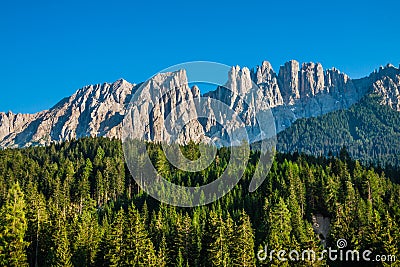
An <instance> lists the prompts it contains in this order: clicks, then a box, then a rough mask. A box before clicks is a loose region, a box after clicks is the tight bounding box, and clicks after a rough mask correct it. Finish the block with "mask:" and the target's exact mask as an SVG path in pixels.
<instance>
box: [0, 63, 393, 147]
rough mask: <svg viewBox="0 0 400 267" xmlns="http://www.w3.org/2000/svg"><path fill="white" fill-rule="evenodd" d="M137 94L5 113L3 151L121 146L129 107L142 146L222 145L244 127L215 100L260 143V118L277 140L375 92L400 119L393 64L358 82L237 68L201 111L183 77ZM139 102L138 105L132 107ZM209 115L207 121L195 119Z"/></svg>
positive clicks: (111, 89) (101, 93)
mask: <svg viewBox="0 0 400 267" xmlns="http://www.w3.org/2000/svg"><path fill="white" fill-rule="evenodd" d="M254 84H256V85H257V86H256V87H255V85H254ZM138 88H139V85H135V84H131V83H129V82H127V81H125V80H123V79H120V80H118V81H116V82H114V83H111V84H110V83H104V84H97V85H89V86H85V87H83V88H82V89H79V90H78V91H77V92H76V93H75V94H73V95H72V96H70V97H68V98H65V99H63V100H62V101H60V102H59V103H58V104H56V105H55V106H54V107H53V108H51V109H50V110H45V111H41V112H38V113H36V114H13V113H12V112H7V113H3V112H0V148H6V147H26V146H31V145H48V144H50V143H52V142H62V141H66V140H72V139H75V138H80V137H84V136H106V137H110V138H122V121H123V118H124V116H125V115H126V114H125V113H126V110H127V108H128V105H130V106H129V107H130V108H131V109H130V110H131V112H132V113H131V114H129V115H130V116H133V119H134V122H135V126H138V127H135V129H138V130H137V131H135V132H134V133H132V134H133V135H134V136H135V137H136V138H140V139H144V140H149V141H164V142H178V143H181V144H186V143H188V142H189V141H190V140H195V141H203V140H206V136H208V137H213V138H216V139H219V140H222V142H223V141H224V140H227V132H229V131H232V130H235V129H237V128H238V127H240V125H239V124H238V123H236V122H233V121H232V120H229V119H227V118H226V114H224V112H222V111H221V110H213V109H212V108H211V99H217V100H219V101H221V102H223V103H225V104H226V105H227V106H229V108H230V109H231V110H233V111H234V112H235V114H238V116H239V118H240V119H241V120H242V121H243V122H244V123H245V125H246V127H247V129H250V131H249V137H250V141H257V140H259V139H260V138H261V135H260V132H259V131H258V129H257V127H255V126H256V125H257V120H256V117H257V115H258V114H260V113H261V112H262V111H266V110H270V109H271V110H272V113H273V114H274V119H275V125H276V131H277V132H279V131H282V130H284V129H286V128H287V127H289V126H290V125H291V124H292V123H293V122H294V121H296V120H297V119H299V118H305V117H313V116H320V115H322V114H325V113H328V112H331V111H334V110H338V109H345V108H348V107H350V106H351V105H352V104H354V103H356V102H357V101H359V99H360V98H361V97H363V96H364V95H365V94H367V93H368V92H374V93H376V94H378V95H380V96H381V104H382V105H388V106H389V107H390V108H393V109H395V110H397V111H400V93H399V91H400V71H399V69H398V68H396V67H394V66H393V65H390V64H388V65H386V66H385V67H381V68H380V69H379V70H375V71H374V72H373V73H371V74H370V75H369V76H368V77H365V78H362V79H356V80H352V79H350V78H349V77H348V76H347V75H346V74H344V73H341V72H340V71H339V70H337V69H335V68H332V69H328V70H324V69H323V67H322V65H321V64H319V63H312V62H310V63H303V64H301V67H300V64H299V63H298V62H297V61H295V60H291V61H289V62H287V63H285V64H284V65H283V66H281V67H280V69H279V73H278V74H277V73H276V72H275V71H274V70H273V68H272V66H271V64H270V63H269V62H267V61H264V62H262V64H261V65H260V66H257V67H256V68H254V69H253V70H251V71H250V70H249V69H248V68H246V67H244V68H240V67H239V66H235V67H232V68H231V70H230V71H229V73H228V74H227V82H226V84H224V85H222V86H219V87H218V88H216V89H215V90H214V91H210V92H208V93H206V94H204V96H203V98H206V99H209V100H206V102H205V103H202V104H201V105H200V99H202V96H201V93H200V89H199V88H198V87H197V86H193V87H191V88H190V87H189V85H188V81H187V77H186V72H185V71H184V70H180V71H176V72H169V73H161V74H157V75H156V76H154V77H153V78H152V79H150V80H149V81H146V82H145V83H144V84H142V85H141V91H140V94H139V93H138V94H135V93H136V92H137V90H138ZM228 88H229V89H228ZM132 95H135V97H137V99H134V100H133V102H131V103H130V100H131V97H132ZM207 101H209V102H207ZM151 107H153V108H151ZM204 111H207V117H208V118H207V119H190V118H197V117H198V115H199V114H201V113H202V114H204ZM218 121H219V122H220V123H218ZM165 124H167V125H169V126H170V127H169V129H167V128H166V127H165ZM185 124H186V125H185ZM182 125H185V126H184V127H183V128H182V129H181V126H182Z"/></svg>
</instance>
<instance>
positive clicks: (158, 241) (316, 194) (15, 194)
mask: <svg viewBox="0 0 400 267" xmlns="http://www.w3.org/2000/svg"><path fill="white" fill-rule="evenodd" d="M147 147H148V154H149V155H150V159H151V161H152V162H153V163H154V165H155V166H156V168H158V169H159V171H161V172H163V174H165V175H166V177H167V178H168V179H169V180H170V181H172V182H174V183H179V184H192V185H201V184H205V183H208V182H210V181H214V180H215V179H217V178H218V176H219V175H220V174H221V173H223V172H224V171H225V169H226V166H227V164H228V163H229V155H230V150H229V149H228V148H221V149H219V150H218V151H217V157H216V159H215V160H214V162H213V163H212V164H211V166H210V167H209V168H207V169H205V170H203V171H201V172H199V173H192V172H183V171H181V170H177V169H176V168H174V167H173V166H172V165H171V164H169V163H168V162H167V161H166V159H165V155H163V151H162V149H161V146H160V145H159V144H153V143H150V144H147ZM181 149H182V151H184V152H185V153H186V155H189V154H190V153H194V154H195V155H194V156H193V158H194V159H195V158H196V157H198V149H197V147H196V145H194V144H190V146H188V147H182V148H181ZM258 156H259V153H258V152H255V151H251V153H250V159H249V163H248V166H247V169H246V171H245V174H244V177H243V178H242V179H241V180H240V181H239V184H238V185H237V186H235V187H234V188H233V189H232V191H230V192H229V193H228V194H226V195H225V196H224V197H223V198H221V199H219V200H218V201H216V202H215V203H212V204H209V205H207V206H201V207H196V208H191V209H188V208H176V207H172V206H168V205H165V204H160V203H159V202H158V201H156V200H154V199H153V198H151V197H149V196H148V195H147V194H146V193H144V192H143V191H142V190H141V189H140V187H139V186H138V185H137V184H136V183H135V180H134V179H132V177H131V175H130V173H129V172H128V171H127V168H126V166H124V163H123V162H124V159H123V153H122V146H121V143H120V142H119V141H117V140H108V139H105V138H96V139H93V138H83V139H80V140H77V141H73V142H66V143H63V144H58V145H52V146H50V147H35V148H27V149H15V150H14V149H8V150H4V151H0V185H1V186H2V187H0V213H1V214H0V215H1V216H0V265H1V266H26V265H29V266H96V267H97V266H99V267H101V266H161V267H164V266H167V267H169V266H204V267H208V266H256V265H257V266H264V264H267V265H269V266H277V265H279V266H284V265H285V264H286V265H287V266H292V265H294V266H319V265H320V266H324V265H326V264H329V265H332V266H334V265H335V263H332V262H329V261H328V262H326V261H322V262H310V261H305V262H296V263H291V262H279V261H277V259H276V258H274V259H273V260H272V262H269V259H268V260H267V262H260V261H257V260H256V252H257V251H259V249H258V248H260V249H261V248H264V245H268V248H269V249H270V250H271V249H275V250H276V251H278V250H279V249H285V250H288V251H289V250H291V249H299V250H301V249H309V248H310V249H313V250H314V251H321V250H322V244H325V245H327V246H332V247H335V246H336V240H337V239H339V238H345V239H346V240H347V241H348V243H349V245H348V246H349V248H354V249H360V250H361V249H371V250H373V251H374V253H381V254H396V255H397V254H398V253H399V250H400V244H399V242H398V240H399V239H400V228H399V225H400V186H399V185H398V184H396V183H394V182H393V180H390V179H387V177H386V175H385V171H383V170H382V169H374V168H372V167H371V166H368V167H365V166H363V165H362V164H361V163H360V162H358V161H353V160H351V158H350V157H349V154H348V153H347V152H346V151H345V150H342V152H341V153H340V155H339V157H338V158H336V157H328V158H325V157H319V158H315V157H312V156H305V155H299V154H298V153H295V154H293V155H291V154H277V155H276V157H275V160H274V162H273V164H272V166H271V170H270V172H269V174H268V176H267V177H266V179H265V181H264V182H263V184H262V185H261V186H260V187H259V188H258V189H257V190H256V191H255V192H253V193H249V192H248V187H249V184H250V181H251V179H252V175H253V172H254V170H255V165H256V164H257V158H258ZM138 164H141V163H140V162H138ZM391 171H392V175H394V176H396V175H397V177H398V176H399V173H397V172H394V169H392V170H391ZM135 175H141V173H139V172H138V173H135ZM141 177H142V179H145V178H146V177H145V176H143V175H142V176H141ZM314 215H321V216H324V217H326V218H328V219H329V220H330V228H331V230H330V232H329V234H328V236H323V237H321V236H318V235H317V234H315V232H314V230H313V227H312V224H313V217H314ZM319 237H321V238H323V239H324V240H322V241H321V240H320V239H319Z"/></svg>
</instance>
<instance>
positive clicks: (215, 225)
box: [206, 210, 232, 267]
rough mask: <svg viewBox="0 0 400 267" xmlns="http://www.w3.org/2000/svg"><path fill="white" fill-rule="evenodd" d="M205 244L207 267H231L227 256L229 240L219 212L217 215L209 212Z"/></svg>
mask: <svg viewBox="0 0 400 267" xmlns="http://www.w3.org/2000/svg"><path fill="white" fill-rule="evenodd" d="M208 224H209V226H208V227H209V228H208V230H207V231H208V233H207V236H208V240H207V241H208V243H207V247H206V249H207V260H208V264H207V265H209V266H222V267H228V266H231V264H232V263H231V258H230V255H229V249H230V248H229V239H228V237H227V235H226V228H225V223H224V221H223V219H222V215H221V211H220V210H219V211H218V214H217V213H216V212H214V211H211V212H210V218H209V222H208Z"/></svg>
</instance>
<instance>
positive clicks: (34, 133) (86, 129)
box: [0, 79, 135, 147]
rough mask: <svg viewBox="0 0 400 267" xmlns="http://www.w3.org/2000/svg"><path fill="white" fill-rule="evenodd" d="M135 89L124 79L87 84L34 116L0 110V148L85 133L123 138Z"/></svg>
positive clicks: (47, 142)
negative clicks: (125, 116) (126, 115)
mask: <svg viewBox="0 0 400 267" xmlns="http://www.w3.org/2000/svg"><path fill="white" fill-rule="evenodd" d="M134 88H135V86H134V85H133V84H130V83H128V82H127V81H125V80H123V79H121V80H118V81H116V82H114V83H112V84H109V83H104V84H101V85H100V84H98V85H90V86H86V87H84V88H82V89H80V90H78V91H77V92H76V93H75V94H73V95H72V96H71V97H69V98H65V99H63V100H61V101H60V102H59V103H58V104H56V105H55V106H54V107H53V108H51V109H50V110H47V111H42V112H39V113H36V114H33V115H30V114H28V115H22V114H16V115H15V114H12V113H11V112H9V113H0V140H1V141H0V147H25V146H30V145H48V144H49V143H51V142H53V141H56V142H57V141H64V140H71V139H74V138H80V137H84V136H107V137H117V138H120V134H121V121H122V119H123V117H124V115H125V114H124V110H125V105H126V104H127V103H128V101H129V99H130V95H131V94H132V92H133V91H134Z"/></svg>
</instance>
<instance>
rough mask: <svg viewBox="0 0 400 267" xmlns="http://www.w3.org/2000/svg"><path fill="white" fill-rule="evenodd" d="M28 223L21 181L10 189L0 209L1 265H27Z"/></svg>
mask: <svg viewBox="0 0 400 267" xmlns="http://www.w3.org/2000/svg"><path fill="white" fill-rule="evenodd" d="M27 227H28V223H27V219H26V217H25V200H24V194H23V192H22V191H21V188H20V186H19V183H18V182H17V183H14V184H13V185H12V186H11V188H10V189H9V190H8V194H7V199H6V202H5V204H4V205H3V206H2V207H1V209H0V265H1V266H27V256H26V252H25V248H26V246H27V243H26V242H25V241H24V236H25V232H26V230H27Z"/></svg>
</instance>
